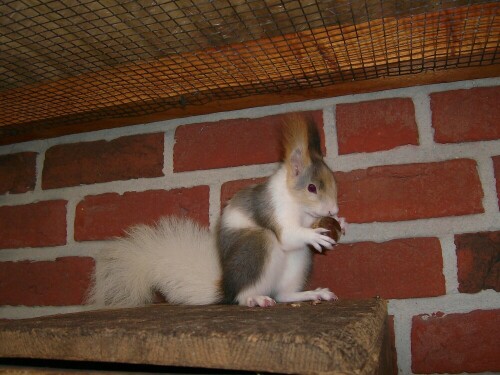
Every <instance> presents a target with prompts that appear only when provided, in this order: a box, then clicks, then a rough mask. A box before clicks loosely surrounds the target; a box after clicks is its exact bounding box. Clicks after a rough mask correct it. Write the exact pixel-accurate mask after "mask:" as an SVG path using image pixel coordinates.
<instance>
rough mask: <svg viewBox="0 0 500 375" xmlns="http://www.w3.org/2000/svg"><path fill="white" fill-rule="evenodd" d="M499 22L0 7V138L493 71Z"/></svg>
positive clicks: (313, 0) (221, 5)
mask: <svg viewBox="0 0 500 375" xmlns="http://www.w3.org/2000/svg"><path fill="white" fill-rule="evenodd" d="M499 10H500V6H499V3H498V2H496V1H460V0H441V1H436V0H434V1H424V0H403V1H397V0H393V1H384V0H340V1H322V0H247V1H243V0H234V1H230V0H199V1H195V0H179V1H160V0H147V1H146V0H141V1H127V0H101V1H94V0H61V1H59V0H53V1H50V0H17V1H8V0H4V1H3V2H1V4H0V17H1V25H0V37H1V43H0V76H1V79H0V105H1V125H2V127H1V129H2V131H3V132H4V134H7V133H9V132H10V133H19V132H23V128H25V127H27V126H33V125H36V126H38V127H44V126H45V127H47V126H51V124H55V123H57V124H63V125H64V124H67V125H68V126H69V125H71V124H74V123H78V122H80V123H85V122H89V121H95V120H99V119H102V118H124V117H129V116H140V115H145V114H151V113H156V112H162V111H165V110H168V109H171V108H176V107H185V106H188V105H203V104H206V103H210V102H212V101H214V100H224V99H234V98H243V97H249V96H253V95H261V94H271V93H280V92H283V91H288V92H290V91H291V92H293V91H298V90H302V89H308V88H316V87H324V86H331V85H335V84H338V83H342V82H350V81H353V80H354V81H356V80H368V79H373V78H380V77H386V76H394V75H405V74H414V73H420V72H423V71H426V70H436V69H450V68H457V67H472V66H484V65H492V64H498V62H499V55H498V45H499V40H500V22H499V20H498V13H499ZM13 125H15V126H13ZM0 134H1V133H0Z"/></svg>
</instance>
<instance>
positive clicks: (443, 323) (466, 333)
mask: <svg viewBox="0 0 500 375" xmlns="http://www.w3.org/2000/svg"><path fill="white" fill-rule="evenodd" d="M498 327H500V310H492V311H481V310H478V311H473V312H470V313H467V314H449V315H445V314H443V313H436V314H433V315H431V316H429V315H419V316H415V317H413V324H412V332H411V352H412V370H413V372H415V373H419V374H421V373H423V374H429V373H460V372H483V371H500V355H498V343H499V341H498V340H499V338H498V337H499V336H498Z"/></svg>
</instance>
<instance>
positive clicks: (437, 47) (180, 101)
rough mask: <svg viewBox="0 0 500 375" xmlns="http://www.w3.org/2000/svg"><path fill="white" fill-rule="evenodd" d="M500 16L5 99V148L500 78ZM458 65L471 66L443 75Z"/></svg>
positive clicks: (488, 8) (112, 73)
mask: <svg viewBox="0 0 500 375" xmlns="http://www.w3.org/2000/svg"><path fill="white" fill-rule="evenodd" d="M499 9H500V8H499V6H498V4H497V3H486V4H480V5H472V6H465V7H459V8H455V9H448V10H445V11H438V12H432V13H426V14H418V15H414V16H411V15H410V16H405V17H404V18H400V19H398V18H384V19H378V20H372V21H371V22H366V23H363V24H358V25H346V26H330V27H326V28H319V29H314V30H307V31H303V32H301V33H297V34H289V35H284V36H279V37H273V38H268V39H260V40H256V41H251V42H246V43H240V44H233V45H229V46H226V47H224V48H219V49H211V50H204V51H198V52H193V53H185V54H180V55H174V56H172V57H164V58H161V59H157V60H153V61H146V62H139V63H136V64H129V65H125V66H120V67H117V68H112V69H108V70H101V71H98V72H94V73H89V74H85V75H80V76H76V77H72V78H68V79H64V80H59V81H55V82H50V83H47V84H42V85H33V86H28V87H21V88H17V89H12V90H7V91H4V92H2V93H0V108H2V118H1V126H0V144H5V143H11V142H15V141H20V140H28V139H35V138H45V137H52V136H57V135H62V134H70V133H73V132H82V131H90V130H96V129H103V128H109V127H116V126H124V125H130V124H137V123H141V122H146V121H156V120H160V119H161V120H163V119H168V118H175V117H184V116H192V115H197V114H206V113H212V112H218V111H226V110H232V109H239V108H247V107H253V106H257V105H265V104H279V103H284V102H292V101H298V100H306V99H311V98H318V97H326V96H336V95H342V93H355V92H364V91H374V90H377V89H379V90H382V89H386V88H395V87H406V86H408V84H407V83H408V82H413V84H425V83H435V82H446V81H451V80H460V79H466V78H465V76H467V77H469V78H467V79H471V78H482V77H490V76H497V75H499V74H498V68H497V66H496V65H494V64H495V63H498V60H499V58H498V57H497V55H498V54H497V53H496V51H497V46H498V44H499V43H500V35H499V33H497V32H495V30H497V29H498V26H496V28H495V27H492V25H496V24H494V22H498V19H499V17H498V12H499ZM495 17H496V18H495ZM490 64H493V65H490ZM488 65H490V66H488ZM454 66H456V67H461V66H473V67H470V68H460V69H456V70H455V69H451V70H440V69H442V68H450V67H454ZM474 66H475V67H474ZM462 74H463V75H462Z"/></svg>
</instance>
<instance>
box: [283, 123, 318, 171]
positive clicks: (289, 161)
mask: <svg viewBox="0 0 500 375" xmlns="http://www.w3.org/2000/svg"><path fill="white" fill-rule="evenodd" d="M282 134H283V143H282V147H283V161H284V163H285V164H286V165H287V168H288V171H289V173H290V176H298V175H299V174H300V173H301V172H302V171H303V170H304V168H305V167H307V166H308V165H309V164H310V163H311V157H310V155H309V136H308V125H307V122H306V121H305V119H304V117H302V116H299V115H290V116H288V117H287V118H286V120H285V123H284V124H283V131H282Z"/></svg>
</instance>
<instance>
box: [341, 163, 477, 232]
mask: <svg viewBox="0 0 500 375" xmlns="http://www.w3.org/2000/svg"><path fill="white" fill-rule="evenodd" d="M335 178H336V180H337V184H338V189H339V195H338V197H339V198H338V199H339V206H340V212H341V215H342V216H344V217H346V219H347V221H348V222H351V223H365V222H373V221H401V220H413V219H422V218H431V217H443V216H458V215H467V214H476V213H481V212H484V210H483V206H482V198H483V190H482V187H481V182H480V180H479V176H478V173H477V166H476V162H475V161H473V160H469V159H457V160H449V161H444V162H438V163H425V164H424V163H422V164H406V165H390V166H380V167H373V168H368V169H363V170H355V171H351V172H338V173H335Z"/></svg>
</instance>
